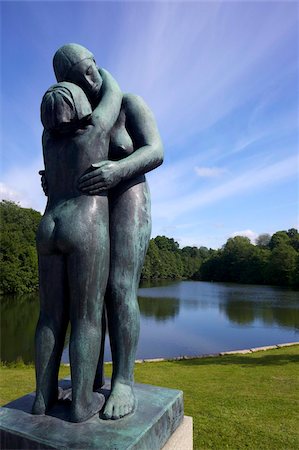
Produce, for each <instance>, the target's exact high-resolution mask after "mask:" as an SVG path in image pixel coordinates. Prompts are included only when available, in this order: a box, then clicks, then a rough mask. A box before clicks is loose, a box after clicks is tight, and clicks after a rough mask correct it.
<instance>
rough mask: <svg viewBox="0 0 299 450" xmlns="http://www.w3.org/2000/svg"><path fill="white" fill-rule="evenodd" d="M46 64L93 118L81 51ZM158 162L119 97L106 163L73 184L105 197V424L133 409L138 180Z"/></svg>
mask: <svg viewBox="0 0 299 450" xmlns="http://www.w3.org/2000/svg"><path fill="white" fill-rule="evenodd" d="M53 63H54V71H55V74H56V77H57V80H58V81H68V82H72V83H75V84H77V85H78V86H80V87H81V88H82V89H83V90H84V92H85V94H86V95H87V98H88V99H89V101H90V104H91V106H92V108H93V109H94V110H95V111H96V110H97V109H98V108H100V107H101V103H102V102H103V100H104V95H105V90H104V87H105V83H104V84H103V85H102V82H101V81H99V78H100V79H101V78H102V77H101V73H102V71H101V70H100V71H99V69H98V68H97V66H96V63H95V60H94V57H93V55H92V54H91V53H90V52H89V51H88V50H87V49H85V48H84V47H82V46H80V45H77V44H68V45H65V46H63V47H61V48H60V49H59V50H58V51H57V52H56V54H55V56H54V61H53ZM162 160H163V148H162V144H161V139H160V136H159V132H158V129H157V126H156V123H155V120H154V117H153V114H152V113H151V111H150V110H149V108H148V107H147V106H146V105H145V103H144V101H143V100H142V99H141V98H140V97H137V96H135V95H132V94H125V95H124V96H123V99H122V103H121V109H120V112H119V115H118V118H117V121H116V123H115V124H112V128H111V131H110V147H109V159H108V158H107V159H106V160H105V159H103V158H102V156H101V150H100V148H99V157H98V158H95V160H94V161H93V164H92V166H91V167H90V170H88V171H87V172H86V173H84V174H83V173H82V176H81V177H79V179H78V188H79V189H80V191H81V193H83V194H85V195H86V196H88V198H93V196H95V197H98V196H102V195H103V194H105V192H107V191H108V204H109V240H110V265H109V275H108V282H107V287H106V285H105V288H106V294H105V305H106V309H107V316H108V326H109V335H110V342H111V352H112V358H113V376H112V385H111V394H110V397H109V399H108V401H107V403H106V405H105V407H104V413H103V415H104V417H105V418H107V419H118V418H120V417H123V416H124V415H126V414H129V413H130V412H132V410H133V409H134V405H135V397H134V392H133V370H134V361H135V356H136V349H137V343H138V337H139V320H140V319H139V307H138V303H137V289H138V285H139V280H140V274H141V270H142V266H143V262H144V257H145V254H146V250H147V247H148V242H149V238H150V231H151V215H150V194H149V189H148V185H147V182H146V180H145V176H144V174H145V173H146V172H148V171H150V170H152V169H154V168H155V167H157V166H158V165H160V164H161V163H162ZM45 178H46V180H47V169H46V174H45ZM49 194H50V192H49ZM90 196H92V197H90ZM87 219H88V218H87ZM92 220H95V218H93V219H92ZM99 220H101V219H99ZM102 338H103V336H102ZM99 345H100V343H99ZM101 347H102V350H103V345H102V346H101ZM101 365H102V356H101V355H100V358H99V365H98V378H97V377H96V380H95V385H94V388H97V387H100V385H101V370H102V368H101Z"/></svg>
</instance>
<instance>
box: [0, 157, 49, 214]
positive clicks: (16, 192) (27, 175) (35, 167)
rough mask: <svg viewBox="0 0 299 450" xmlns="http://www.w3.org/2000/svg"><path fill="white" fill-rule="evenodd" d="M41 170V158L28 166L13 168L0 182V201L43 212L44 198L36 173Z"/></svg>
mask: <svg viewBox="0 0 299 450" xmlns="http://www.w3.org/2000/svg"><path fill="white" fill-rule="evenodd" d="M42 168H43V163H42V161H41V158H38V159H37V160H35V161H33V162H32V163H31V164H30V165H28V166H15V167H12V168H11V169H10V170H9V171H8V172H6V173H5V175H4V176H3V179H2V182H1V189H0V192H1V199H5V200H12V201H15V202H19V203H20V204H21V206H23V207H30V208H33V209H36V210H38V211H41V212H43V211H44V208H45V204H46V197H45V196H44V194H43V191H42V188H41V183H40V176H39V174H38V171H39V170H40V169H42Z"/></svg>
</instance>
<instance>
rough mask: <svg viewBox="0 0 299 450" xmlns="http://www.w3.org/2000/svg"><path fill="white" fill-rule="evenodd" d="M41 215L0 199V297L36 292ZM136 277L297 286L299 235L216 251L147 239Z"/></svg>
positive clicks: (238, 240)
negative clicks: (141, 264)
mask: <svg viewBox="0 0 299 450" xmlns="http://www.w3.org/2000/svg"><path fill="white" fill-rule="evenodd" d="M40 219H41V214H40V213H39V212H37V211H34V210H33V209H29V208H22V207H20V206H19V205H17V204H16V203H13V202H10V201H7V200H3V201H2V202H1V203H0V220H1V239H0V246H1V259H0V274H1V278H0V290H1V292H2V293H28V292H32V291H35V290H37V288H38V271H37V254H36V248H35V234H36V230H37V227H38V224H39V221H40ZM141 278H142V279H143V280H155V279H194V280H202V281H222V282H235V283H251V284H273V285H281V286H296V285H299V233H298V230H296V229H295V228H291V229H289V230H287V231H278V232H276V233H274V234H273V235H272V236H270V235H269V234H261V235H260V236H259V237H258V238H257V240H256V242H255V244H252V243H251V242H250V240H249V239H248V238H247V237H243V236H236V237H234V238H229V239H228V240H227V242H226V244H225V245H224V246H223V247H222V248H221V249H219V250H213V249H208V248H206V247H199V248H197V247H195V246H186V247H184V248H180V247H179V244H178V242H176V241H175V240H174V239H172V238H168V237H166V236H157V237H155V238H154V239H151V240H150V243H149V248H148V252H147V255H146V258H145V263H144V267H143V270H142V274H141Z"/></svg>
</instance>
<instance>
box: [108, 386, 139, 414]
mask: <svg viewBox="0 0 299 450" xmlns="http://www.w3.org/2000/svg"><path fill="white" fill-rule="evenodd" d="M135 405H136V399H135V395H134V392H133V388H132V386H129V385H127V384H123V383H120V382H115V383H114V385H113V388H112V390H111V394H110V396H109V398H108V400H107V403H106V405H105V409H104V412H103V419H112V420H116V419H120V418H121V417H124V416H126V415H127V414H130V413H131V412H132V411H133V410H134V408H135Z"/></svg>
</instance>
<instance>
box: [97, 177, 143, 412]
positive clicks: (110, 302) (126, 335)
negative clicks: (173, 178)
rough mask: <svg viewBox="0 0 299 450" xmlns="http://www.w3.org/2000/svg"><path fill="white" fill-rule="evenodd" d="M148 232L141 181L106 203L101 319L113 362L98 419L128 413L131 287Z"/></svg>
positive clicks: (135, 326) (133, 318)
mask: <svg viewBox="0 0 299 450" xmlns="http://www.w3.org/2000/svg"><path fill="white" fill-rule="evenodd" d="M150 232H151V219H150V196H149V191H148V186H147V183H145V182H144V183H139V184H137V185H135V186H133V187H131V188H130V189H128V190H127V191H125V192H124V193H123V194H122V195H120V196H119V197H118V198H116V199H115V200H114V202H113V203H112V202H111V205H110V245H111V262H110V274H109V280H108V286H107V299H106V307H107V316H108V327H109V335H110V342H111V351H112V359H113V376H112V386H111V387H112V389H111V394H110V397H109V399H108V401H107V403H106V406H105V410H104V417H105V418H107V419H118V418H120V417H123V416H125V415H126V414H129V413H130V412H132V410H133V409H134V406H135V398H134V393H133V389H132V386H133V379H134V362H135V357H136V350H137V344H138V338H139V327H140V313H139V306H138V301H137V289H138V286H139V280H140V274H141V270H142V267H143V262H144V258H145V254H146V250H147V247H148V243H149V238H150Z"/></svg>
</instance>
